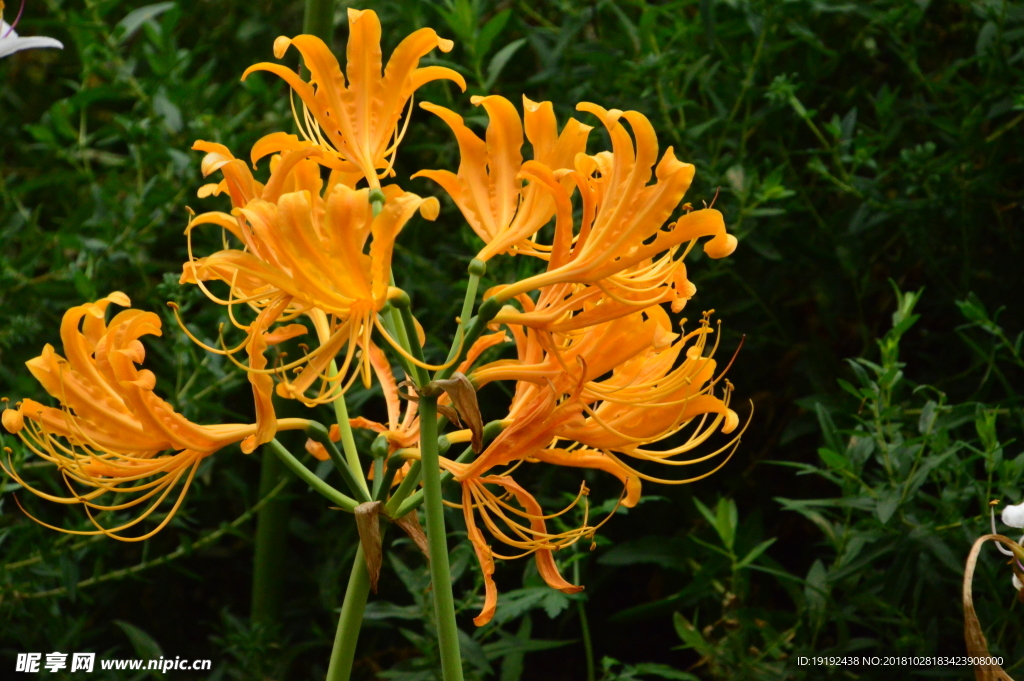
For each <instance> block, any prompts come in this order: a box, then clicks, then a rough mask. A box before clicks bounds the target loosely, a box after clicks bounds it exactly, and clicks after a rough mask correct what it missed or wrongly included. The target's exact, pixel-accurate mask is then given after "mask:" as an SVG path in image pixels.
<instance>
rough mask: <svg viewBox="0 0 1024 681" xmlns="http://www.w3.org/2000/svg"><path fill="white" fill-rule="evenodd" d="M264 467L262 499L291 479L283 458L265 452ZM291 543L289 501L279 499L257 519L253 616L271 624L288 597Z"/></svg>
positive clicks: (269, 504) (261, 476)
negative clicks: (286, 578)
mask: <svg viewBox="0 0 1024 681" xmlns="http://www.w3.org/2000/svg"><path fill="white" fill-rule="evenodd" d="M261 456H262V462H261V465H260V498H265V497H267V496H268V495H269V494H270V492H271V491H272V490H274V489H281V488H283V486H285V485H287V484H288V483H289V482H290V481H291V476H290V475H288V471H287V469H286V468H285V466H284V464H283V463H282V462H281V460H280V459H279V458H277V457H276V456H274V454H273V453H272V452H269V451H266V450H264V451H263V452H262V454H261ZM287 541H288V500H287V499H286V498H283V497H280V496H278V497H277V498H275V499H273V500H272V501H269V502H267V503H266V504H265V505H264V506H263V508H262V509H260V512H259V515H257V520H256V541H255V547H254V555H253V564H252V599H251V601H250V603H251V605H250V609H249V617H250V618H251V619H252V621H253V622H260V623H263V624H269V623H271V622H273V621H275V620H276V619H277V617H278V615H279V614H280V611H281V599H282V597H283V596H284V589H283V585H284V580H283V579H282V577H283V576H284V568H285V566H284V558H285V556H286V555H287V551H285V548H286V545H287Z"/></svg>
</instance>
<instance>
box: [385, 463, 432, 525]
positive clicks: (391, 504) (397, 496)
mask: <svg viewBox="0 0 1024 681" xmlns="http://www.w3.org/2000/svg"><path fill="white" fill-rule="evenodd" d="M422 468H423V464H422V463H420V462H419V461H414V462H413V464H412V465H411V466H409V472H408V473H406V474H405V477H404V478H402V482H401V483H399V485H398V489H396V490H395V493H394V494H392V495H391V499H389V500H388V503H387V504H385V505H384V513H385V514H386V515H387V516H388V517H389V518H401V517H402V516H403V515H405V513H397V514H396V510H398V509H400V507H401V506H402V502H403V501H405V499H406V497H408V496H409V493H410V492H412V490H413V488H414V487H416V485H418V484H419V482H420V470H421V469H422ZM417 494H419V493H418V492H417ZM406 513H408V511H406Z"/></svg>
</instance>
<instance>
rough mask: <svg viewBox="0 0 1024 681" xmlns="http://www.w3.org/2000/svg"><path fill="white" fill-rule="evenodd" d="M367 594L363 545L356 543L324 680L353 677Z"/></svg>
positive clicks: (368, 590) (336, 680)
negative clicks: (354, 555)
mask: <svg viewBox="0 0 1024 681" xmlns="http://www.w3.org/2000/svg"><path fill="white" fill-rule="evenodd" d="M369 594H370V575H369V573H367V571H366V556H365V555H364V554H363V545H362V544H359V545H358V547H357V548H356V558H355V562H354V563H353V564H352V574H351V575H350V576H349V578H348V588H347V589H346V590H345V600H344V601H343V602H342V604H341V616H340V617H339V618H338V631H337V632H336V633H335V635H334V648H332V649H331V663H330V665H329V666H328V667H327V681H348V679H349V677H350V676H351V675H352V662H353V661H354V660H355V658H356V643H358V641H359V628H360V627H361V626H362V623H363V611H365V610H366V599H367V597H368V596H369Z"/></svg>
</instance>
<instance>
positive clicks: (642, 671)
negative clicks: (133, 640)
mask: <svg viewBox="0 0 1024 681" xmlns="http://www.w3.org/2000/svg"><path fill="white" fill-rule="evenodd" d="M626 669H627V670H628V671H631V672H632V673H633V674H638V675H641V676H654V677H657V678H659V679H673V680H675V681H700V679H699V678H698V677H696V676H694V675H693V674H690V673H689V672H684V671H680V670H678V669H673V668H672V667H669V666H668V665H665V664H657V663H655V662H641V663H640V664H634V665H630V666H629V667H627V668H626Z"/></svg>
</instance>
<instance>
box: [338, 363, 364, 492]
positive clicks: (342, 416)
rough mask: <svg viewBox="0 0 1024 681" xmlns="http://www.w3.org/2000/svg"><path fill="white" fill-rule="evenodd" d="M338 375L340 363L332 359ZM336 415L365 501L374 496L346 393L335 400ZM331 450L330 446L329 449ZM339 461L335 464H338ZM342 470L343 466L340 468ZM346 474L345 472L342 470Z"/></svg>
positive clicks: (355, 477)
mask: <svg viewBox="0 0 1024 681" xmlns="http://www.w3.org/2000/svg"><path fill="white" fill-rule="evenodd" d="M337 375H338V365H337V363H335V361H334V360H333V359H332V360H331V377H332V378H333V377H335V376H337ZM333 404H334V416H335V418H336V419H337V421H338V430H340V431H341V448H342V449H343V450H345V459H346V461H348V468H349V471H350V472H351V474H352V476H353V478H354V479H355V484H356V485H358V486H359V488H360V489H361V490H362V494H360V495H359V496H361V497H363V498H364V501H369V500H370V499H371V498H372V497H371V495H370V488H369V487H368V486H367V484H366V476H364V475H363V465H362V463H360V461H359V450H358V449H356V440H355V438H354V437H352V426H351V425H349V422H348V405H347V404H345V395H344V394H342V395H338V397H337V399H335V400H334V403H333ZM327 451H328V452H330V451H331V450H330V448H328V449H327ZM337 463H338V462H337V461H336V462H335V464H336V465H337ZM338 470H339V471H341V468H340V467H339V469H338ZM342 475H344V472H342Z"/></svg>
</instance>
